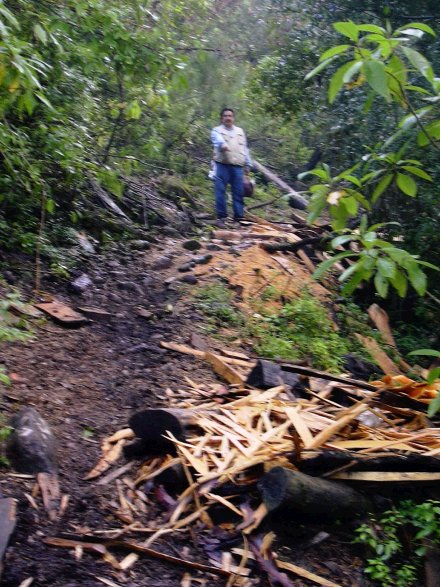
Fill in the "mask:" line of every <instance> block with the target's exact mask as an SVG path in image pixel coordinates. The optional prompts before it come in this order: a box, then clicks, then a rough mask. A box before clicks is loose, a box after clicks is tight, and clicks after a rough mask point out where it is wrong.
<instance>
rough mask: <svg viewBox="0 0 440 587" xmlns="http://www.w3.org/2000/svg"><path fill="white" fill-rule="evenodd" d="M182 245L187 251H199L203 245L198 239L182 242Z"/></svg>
mask: <svg viewBox="0 0 440 587" xmlns="http://www.w3.org/2000/svg"><path fill="white" fill-rule="evenodd" d="M182 247H183V248H184V249H186V250H187V251H199V250H200V249H201V248H202V245H201V244H200V243H199V241H198V240H196V239H190V240H187V241H184V242H183V243H182Z"/></svg>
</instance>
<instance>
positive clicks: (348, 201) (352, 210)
mask: <svg viewBox="0 0 440 587" xmlns="http://www.w3.org/2000/svg"><path fill="white" fill-rule="evenodd" d="M341 204H342V205H343V206H345V209H346V210H347V212H348V213H349V214H350V216H356V214H357V211H358V209H359V204H358V202H357V201H356V199H355V198H353V196H348V197H345V198H342V200H341Z"/></svg>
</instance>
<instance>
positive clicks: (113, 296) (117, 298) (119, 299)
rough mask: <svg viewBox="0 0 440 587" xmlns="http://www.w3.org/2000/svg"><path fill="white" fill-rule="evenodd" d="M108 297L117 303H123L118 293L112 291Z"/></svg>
mask: <svg viewBox="0 0 440 587" xmlns="http://www.w3.org/2000/svg"><path fill="white" fill-rule="evenodd" d="M107 299H108V300H109V301H110V302H115V303H116V304H120V303H121V298H120V297H119V296H118V295H117V294H115V293H113V292H112V291H111V292H110V293H109V294H108V295H107Z"/></svg>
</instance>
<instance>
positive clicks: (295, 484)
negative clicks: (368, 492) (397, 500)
mask: <svg viewBox="0 0 440 587" xmlns="http://www.w3.org/2000/svg"><path fill="white" fill-rule="evenodd" d="M258 489H259V490H260V493H261V495H262V498H263V502H264V504H265V506H266V507H267V510H268V511H269V512H274V513H275V512H277V513H282V514H288V513H290V514H296V515H299V516H301V517H302V518H308V519H319V520H322V519H326V520H338V519H351V518H353V517H355V516H358V515H361V514H364V513H365V512H367V511H368V510H369V507H370V503H369V501H368V499H366V498H365V497H364V496H363V495H362V494H361V493H359V492H358V491H356V490H354V489H352V488H351V487H348V486H346V485H343V484H341V483H334V482H331V481H327V480H325V479H319V478H317V477H310V476H309V475H304V473H300V472H298V471H292V470H291V469H286V468H285V467H274V468H273V469H271V470H270V471H269V472H268V473H266V475H264V477H263V478H262V479H261V480H260V481H259V483H258Z"/></svg>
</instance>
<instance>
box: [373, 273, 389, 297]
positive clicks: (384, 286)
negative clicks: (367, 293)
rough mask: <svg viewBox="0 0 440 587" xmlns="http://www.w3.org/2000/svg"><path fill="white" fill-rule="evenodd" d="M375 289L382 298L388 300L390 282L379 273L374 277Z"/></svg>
mask: <svg viewBox="0 0 440 587" xmlns="http://www.w3.org/2000/svg"><path fill="white" fill-rule="evenodd" d="M374 287H375V288H376V291H377V293H378V294H379V295H380V297H381V298H386V297H387V295H388V280H387V279H386V277H384V276H383V275H382V273H380V272H379V271H377V272H376V275H375V276H374Z"/></svg>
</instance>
